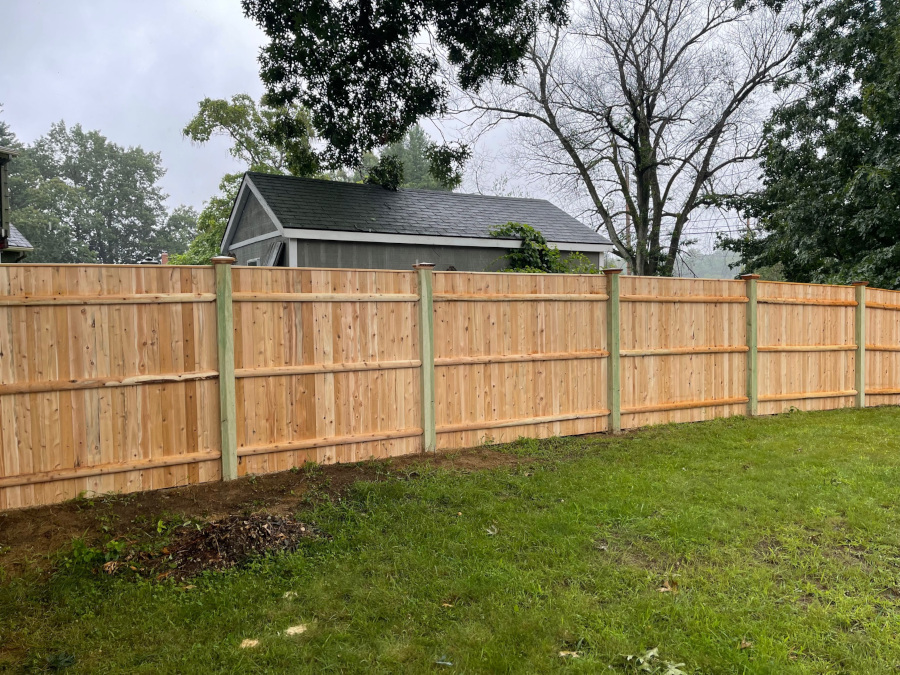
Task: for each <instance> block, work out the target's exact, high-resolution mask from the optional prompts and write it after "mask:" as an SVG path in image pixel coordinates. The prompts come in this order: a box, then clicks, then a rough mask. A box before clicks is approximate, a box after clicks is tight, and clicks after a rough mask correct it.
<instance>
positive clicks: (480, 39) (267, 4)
mask: <svg viewBox="0 0 900 675" xmlns="http://www.w3.org/2000/svg"><path fill="white" fill-rule="evenodd" d="M242 4H243V8H244V13H245V14H246V15H247V16H248V17H250V18H252V19H253V20H255V21H256V22H257V23H258V24H259V25H260V27H261V28H262V29H263V30H264V31H265V33H266V35H267V36H268V38H269V44H268V45H267V46H266V47H265V48H264V49H263V53H262V55H261V57H260V62H261V65H262V69H261V75H262V79H263V81H264V82H265V83H266V86H267V89H268V98H269V100H270V101H271V102H272V103H274V104H277V105H287V104H289V103H293V102H298V103H300V104H302V105H303V106H305V107H306V108H308V109H309V110H310V111H311V112H312V117H313V120H312V121H313V124H314V126H315V127H316V129H318V130H319V132H320V133H321V134H322V136H323V137H324V138H325V139H326V140H327V142H328V143H327V148H326V149H325V150H324V152H323V158H324V160H325V162H326V163H327V164H328V165H329V166H331V167H334V168H336V167H339V166H358V165H359V163H360V162H361V160H362V157H363V155H364V154H365V153H366V152H367V151H371V150H374V149H375V148H378V147H381V146H383V145H387V144H391V143H395V142H397V141H399V140H400V139H402V138H403V135H404V134H405V133H406V132H407V130H408V129H409V128H410V127H412V126H413V125H414V124H415V123H416V122H417V121H418V120H419V119H421V118H423V117H429V116H434V115H436V114H439V113H440V112H442V111H444V110H445V109H446V101H447V97H448V94H449V92H448V88H447V86H446V84H445V82H444V80H443V79H442V78H441V77H440V76H439V73H438V64H439V53H438V52H439V50H440V51H442V52H443V53H444V54H445V56H446V58H447V60H448V61H449V62H450V64H452V66H454V67H455V68H457V69H458V73H459V80H460V82H461V83H462V85H463V86H464V87H471V88H478V87H479V86H480V85H481V84H483V83H484V82H486V81H487V80H488V79H489V78H491V77H495V76H496V77H500V78H501V79H503V80H504V81H512V80H514V79H515V78H516V76H517V75H518V73H519V72H520V61H521V59H522V58H523V56H524V55H525V53H526V51H527V49H528V47H529V45H530V44H531V40H532V38H533V36H534V34H535V31H536V29H537V26H538V24H539V23H541V22H542V21H549V22H551V23H560V22H562V21H563V20H564V18H565V5H566V3H565V0H472V1H470V2H465V3H460V2H454V1H451V0H348V1H347V2H323V0H243V2H242ZM425 32H427V33H429V34H430V36H431V37H432V42H433V45H434V46H429V45H428V44H426V43H424V42H423V40H422V39H421V36H422V34H423V33H425ZM449 150H450V151H451V153H450V154H447V153H445V154H443V155H441V156H440V158H443V159H447V158H450V159H455V160H457V161H459V160H462V159H464V157H463V156H462V155H461V154H459V152H460V151H461V150H462V151H463V152H464V149H461V148H450V149H449ZM454 151H455V152H456V154H453V152H454Z"/></svg>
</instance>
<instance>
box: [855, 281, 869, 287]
mask: <svg viewBox="0 0 900 675" xmlns="http://www.w3.org/2000/svg"><path fill="white" fill-rule="evenodd" d="M850 285H851V286H868V285H869V282H868V281H851V282H850Z"/></svg>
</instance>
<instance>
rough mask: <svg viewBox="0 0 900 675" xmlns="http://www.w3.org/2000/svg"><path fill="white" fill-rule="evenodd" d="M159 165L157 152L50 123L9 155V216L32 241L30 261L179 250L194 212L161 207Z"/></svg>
mask: <svg viewBox="0 0 900 675" xmlns="http://www.w3.org/2000/svg"><path fill="white" fill-rule="evenodd" d="M164 173H165V170H164V169H163V168H162V165H161V163H160V157H159V154H158V153H153V152H146V151H145V150H143V149H141V148H140V147H131V148H124V147H122V146H120V145H117V144H115V143H112V142H110V141H109V140H108V139H107V138H106V137H104V136H103V135H102V134H101V133H100V132H99V131H84V130H83V129H82V128H81V126H80V125H77V124H76V125H75V126H73V127H71V128H68V127H66V125H65V123H64V122H58V123H56V124H54V125H53V126H52V127H51V128H50V131H49V133H47V135H45V136H42V137H41V138H39V139H37V141H35V142H34V144H33V145H31V146H29V147H26V148H22V149H21V153H20V156H19V157H18V158H17V159H15V160H14V161H13V162H11V163H10V205H11V207H12V211H11V214H10V218H11V221H12V222H13V224H15V226H16V227H17V228H18V229H19V230H21V232H22V234H24V235H25V236H26V237H27V238H28V239H29V240H30V241H31V243H32V244H33V245H34V247H35V251H34V253H33V254H30V255H29V258H28V259H29V262H55V263H67V262H101V263H133V262H136V261H139V260H142V259H143V258H146V257H154V258H155V257H158V256H159V254H160V253H161V252H162V251H163V250H175V251H177V250H179V247H183V246H184V243H185V240H186V239H187V238H190V236H192V230H193V226H192V224H191V220H190V215H191V214H190V212H189V211H186V210H184V209H181V210H178V211H176V213H174V214H173V215H172V217H170V216H169V214H167V213H166V209H165V206H164V201H165V199H166V195H165V193H163V191H162V188H161V187H160V186H159V184H158V183H159V180H160V178H162V176H163V174H164ZM176 227H177V228H178V231H173V230H172V229H170V228H176Z"/></svg>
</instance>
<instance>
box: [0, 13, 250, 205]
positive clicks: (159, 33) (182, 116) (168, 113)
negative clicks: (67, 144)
mask: <svg viewBox="0 0 900 675" xmlns="http://www.w3.org/2000/svg"><path fill="white" fill-rule="evenodd" d="M0 26H2V27H3V31H2V32H3V39H2V40H0V64H2V67H0V104H3V112H2V113H0V119H4V120H5V121H6V122H8V123H9V125H10V126H11V127H12V130H13V131H14V132H15V133H16V135H17V136H18V137H19V139H20V140H21V141H24V142H31V141H33V140H34V139H35V138H37V137H38V136H40V135H42V134H44V133H46V132H47V130H48V129H49V128H50V125H51V124H52V123H53V122H56V121H58V120H60V119H64V120H65V121H66V123H67V124H69V125H72V124H75V123H81V125H82V126H83V127H85V128H86V129H97V130H99V131H100V132H102V133H103V134H104V135H105V136H106V137H107V138H109V139H110V140H111V141H113V142H115V143H118V144H119V145H125V146H129V145H140V146H141V147H143V148H144V149H145V150H152V151H155V152H160V153H162V163H163V166H164V167H165V168H166V169H167V170H168V172H167V174H166V176H165V178H164V179H163V181H162V183H163V186H164V188H165V190H166V191H167V192H168V193H169V195H170V198H169V206H170V207H174V206H176V205H178V204H182V203H184V204H190V205H192V206H195V207H200V206H201V204H202V202H203V201H204V200H205V199H208V198H209V197H210V196H211V195H213V194H214V193H215V191H216V188H217V186H218V183H219V179H220V178H221V176H222V174H224V173H226V172H228V171H234V170H236V169H237V168H238V165H237V163H236V162H234V161H233V160H232V159H231V157H230V156H229V154H228V143H227V142H226V141H225V140H224V139H214V140H213V141H212V142H210V143H209V144H208V145H206V146H203V147H197V146H194V145H192V144H191V143H190V142H189V141H187V140H185V139H184V138H182V136H181V129H182V128H183V127H184V125H185V124H186V123H187V122H188V120H190V118H191V117H192V116H193V114H194V112H195V111H196V109H197V102H198V101H200V99H202V98H204V97H206V96H211V97H215V98H224V97H228V96H231V95H232V94H237V93H242V92H244V93H248V94H251V95H253V96H255V97H258V96H259V95H261V94H262V91H263V88H262V83H261V82H260V80H259V74H258V65H257V61H256V57H257V54H258V52H259V48H260V46H262V44H263V43H264V36H263V34H262V32H261V31H260V30H259V29H258V28H257V27H256V25H255V24H254V23H253V22H252V21H250V20H248V19H246V18H244V16H243V14H242V13H241V8H240V2H239V0H153V1H152V2H147V1H146V0H0Z"/></svg>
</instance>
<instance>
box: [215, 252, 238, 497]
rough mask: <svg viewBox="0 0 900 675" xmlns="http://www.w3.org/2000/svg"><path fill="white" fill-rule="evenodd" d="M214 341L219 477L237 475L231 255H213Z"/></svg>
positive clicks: (229, 477)
mask: <svg viewBox="0 0 900 675" xmlns="http://www.w3.org/2000/svg"><path fill="white" fill-rule="evenodd" d="M211 262H212V264H213V265H214V266H215V269H216V342H218V348H219V349H218V358H219V360H218V363H219V420H220V424H221V427H220V429H221V431H220V436H221V441H220V444H221V447H222V480H234V479H235V478H237V403H236V396H235V391H234V307H233V306H232V300H231V266H232V265H233V264H234V262H235V260H234V258H232V257H230V256H224V255H221V256H215V257H214V258H212V259H211Z"/></svg>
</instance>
